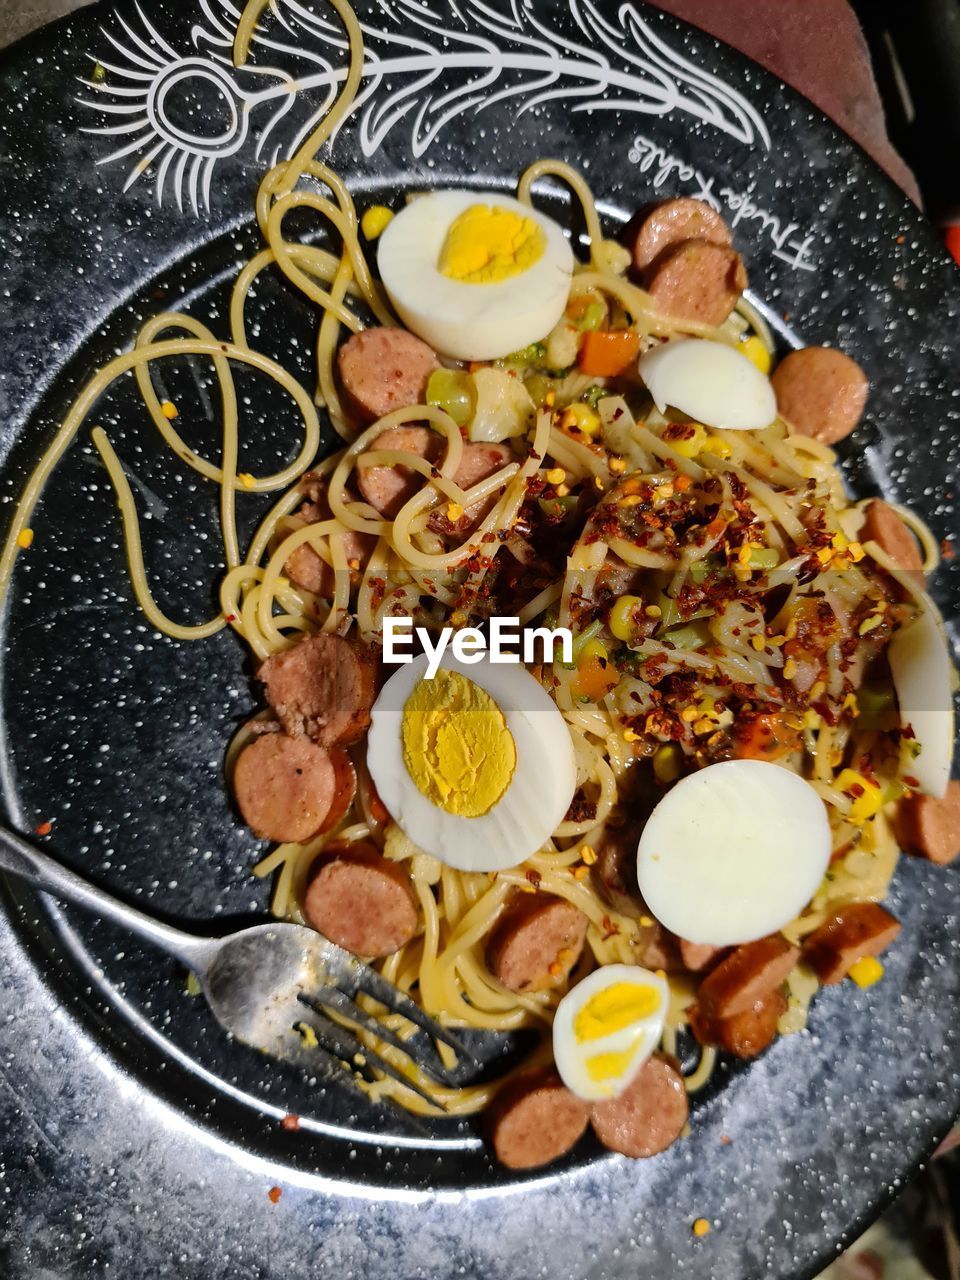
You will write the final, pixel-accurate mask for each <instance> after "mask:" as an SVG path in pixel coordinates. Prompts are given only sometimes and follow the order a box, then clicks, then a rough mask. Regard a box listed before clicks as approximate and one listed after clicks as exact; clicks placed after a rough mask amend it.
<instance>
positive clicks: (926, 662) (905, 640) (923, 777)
mask: <svg viewBox="0 0 960 1280" xmlns="http://www.w3.org/2000/svg"><path fill="white" fill-rule="evenodd" d="M887 660H888V661H889V663H890V671H891V674H892V675H893V684H894V688H895V689H896V691H897V701H898V703H899V705H900V720H901V723H902V724H904V725H905V726H906V725H909V726H910V728H911V729H912V730H913V735H914V739H915V740H916V743H917V745H918V746H919V748H920V750H919V753H918V755H917V757H916V759H915V760H913V761H912V762H911V764H910V769H909V772H910V773H911V774H912V775H913V776H914V777H915V778H916V779H917V781H918V782H919V783H920V790H921V791H923V792H925V793H926V794H927V795H928V796H935V797H936V798H937V799H940V800H942V799H943V797H944V796H945V795H946V793H947V783H948V782H949V781H950V765H951V762H952V759H953V695H952V677H953V666H952V663H951V661H950V652H949V650H948V649H947V642H946V640H945V639H944V636H943V624H942V622H941V621H940V617H939V615H938V613H937V610H936V606H935V605H934V603H933V601H932V600H930V599H929V598H928V597H924V608H923V612H922V613H921V614H920V616H919V617H918V618H917V619H916V621H914V622H911V623H909V624H908V625H907V626H906V627H903V628H901V630H899V631H897V632H896V634H895V635H894V637H893V639H892V640H891V641H890V647H889V649H888V650H887Z"/></svg>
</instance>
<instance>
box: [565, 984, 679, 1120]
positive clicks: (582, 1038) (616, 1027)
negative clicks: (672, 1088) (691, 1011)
mask: <svg viewBox="0 0 960 1280" xmlns="http://www.w3.org/2000/svg"><path fill="white" fill-rule="evenodd" d="M668 1000H669V992H668V990H667V984H666V982H665V981H664V979H663V978H661V977H659V976H658V975H657V974H655V973H651V972H650V970H649V969H641V968H640V967H639V966H637V965H631V964H608V965H604V966H603V967H602V968H600V969H596V970H594V972H593V973H591V974H588V976H587V977H586V978H584V979H583V981H582V982H578V983H577V985H576V986H575V987H573V988H572V989H571V990H570V991H568V992H567V994H566V995H565V996H564V997H563V999H562V1000H561V1001H560V1003H559V1005H557V1012H556V1015H555V1017H554V1019H553V1057H554V1061H555V1062H556V1064H557V1071H558V1072H559V1073H560V1078H561V1080H562V1081H563V1083H564V1084H565V1085H566V1086H567V1088H568V1089H569V1090H570V1091H571V1093H575V1094H576V1095H577V1097H578V1098H584V1099H586V1100H587V1101H588V1102H598V1101H600V1099H602V1098H615V1097H617V1096H618V1095H619V1094H621V1093H623V1091H624V1089H626V1087H627V1086H628V1085H629V1083H630V1081H631V1080H632V1079H633V1078H634V1076H635V1075H636V1074H637V1072H638V1071H639V1070H640V1068H641V1067H642V1066H643V1064H644V1063H645V1062H646V1060H647V1059H648V1058H649V1057H650V1055H651V1053H653V1051H654V1049H656V1047H657V1045H658V1044H659V1043H660V1037H661V1035H662V1034H663V1023H664V1019H665V1018H666V1014H667V1003H668Z"/></svg>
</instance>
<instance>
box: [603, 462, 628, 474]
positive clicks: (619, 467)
mask: <svg viewBox="0 0 960 1280" xmlns="http://www.w3.org/2000/svg"><path fill="white" fill-rule="evenodd" d="M607 466H608V467H609V468H610V473H611V475H615V476H621V475H623V473H624V471H626V469H627V460H626V458H611V459H610V461H609V462H608V463H607Z"/></svg>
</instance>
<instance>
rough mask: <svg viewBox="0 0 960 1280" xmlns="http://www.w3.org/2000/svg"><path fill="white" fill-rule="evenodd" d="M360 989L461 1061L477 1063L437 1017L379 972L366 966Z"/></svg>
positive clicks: (360, 976) (362, 974) (359, 985)
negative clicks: (439, 1042) (423, 1032)
mask: <svg viewBox="0 0 960 1280" xmlns="http://www.w3.org/2000/svg"><path fill="white" fill-rule="evenodd" d="M357 986H358V987H359V988H360V989H361V990H362V991H364V992H366V994H367V995H368V996H373V998H374V1000H379V1001H380V1003H381V1004H385V1005H386V1006H387V1008H388V1009H390V1010H391V1012H393V1013H399V1014H401V1015H402V1016H403V1017H404V1018H408V1019H409V1020H410V1021H411V1022H413V1023H415V1024H416V1025H417V1026H418V1027H420V1028H421V1030H423V1031H426V1033H427V1035H429V1037H430V1039H431V1040H442V1041H443V1043H444V1044H445V1045H448V1046H449V1047H450V1048H451V1049H452V1050H453V1051H454V1053H456V1055H457V1056H458V1057H459V1058H460V1059H461V1060H465V1061H468V1062H474V1061H475V1059H474V1057H473V1054H472V1053H470V1052H469V1050H468V1049H467V1047H466V1045H464V1044H463V1042H462V1041H461V1040H460V1039H459V1038H458V1037H457V1036H455V1035H454V1034H453V1032H452V1031H448V1030H447V1028H446V1027H444V1026H442V1025H441V1024H440V1023H439V1022H437V1020H436V1019H435V1018H431V1017H430V1015H429V1014H428V1013H425V1012H424V1010H423V1009H421V1008H420V1006H419V1005H418V1004H417V1003H416V1001H414V1000H411V999H410V997H409V996H407V995H404V993H403V992H402V991H401V990H400V988H399V987H396V986H394V984H393V983H392V982H390V981H389V980H388V979H387V978H384V977H383V976H382V975H381V974H379V973H377V971H376V969H371V968H370V966H369V965H362V966H361V972H360V975H359V980H358V983H357Z"/></svg>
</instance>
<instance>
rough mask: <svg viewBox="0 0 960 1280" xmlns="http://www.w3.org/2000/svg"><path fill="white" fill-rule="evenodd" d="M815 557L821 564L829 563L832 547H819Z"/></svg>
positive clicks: (831, 557) (831, 556)
mask: <svg viewBox="0 0 960 1280" xmlns="http://www.w3.org/2000/svg"><path fill="white" fill-rule="evenodd" d="M817 559H818V560H819V561H820V563H821V564H823V565H827V564H829V563H830V561H831V560H832V559H833V547H821V548H820V550H819V551H818V552H817Z"/></svg>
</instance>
